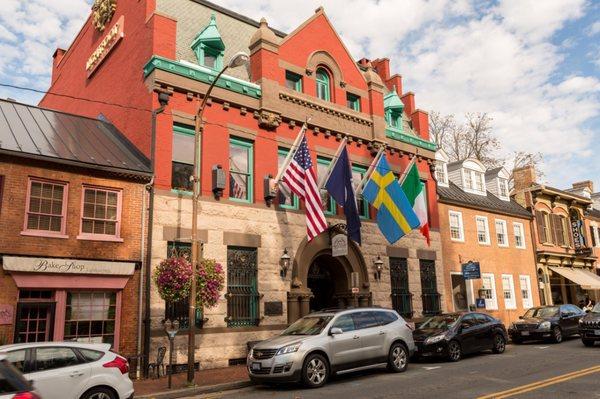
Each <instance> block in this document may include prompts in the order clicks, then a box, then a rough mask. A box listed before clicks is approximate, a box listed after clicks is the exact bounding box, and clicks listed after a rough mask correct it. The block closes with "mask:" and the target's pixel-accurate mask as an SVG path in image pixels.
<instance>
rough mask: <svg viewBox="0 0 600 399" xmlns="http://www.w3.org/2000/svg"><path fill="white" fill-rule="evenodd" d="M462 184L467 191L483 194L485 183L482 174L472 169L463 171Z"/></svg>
mask: <svg viewBox="0 0 600 399" xmlns="http://www.w3.org/2000/svg"><path fill="white" fill-rule="evenodd" d="M463 184H464V188H465V190H467V191H469V190H470V191H472V192H475V193H477V194H485V181H484V176H483V173H482V172H479V171H476V170H473V169H466V168H465V169H463Z"/></svg>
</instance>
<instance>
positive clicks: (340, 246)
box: [331, 234, 348, 256]
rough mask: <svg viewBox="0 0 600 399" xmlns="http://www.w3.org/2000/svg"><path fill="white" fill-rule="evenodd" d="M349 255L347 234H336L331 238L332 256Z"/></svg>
mask: <svg viewBox="0 0 600 399" xmlns="http://www.w3.org/2000/svg"><path fill="white" fill-rule="evenodd" d="M346 255H348V236H347V235H346V234H336V235H334V236H333V237H331V256H346Z"/></svg>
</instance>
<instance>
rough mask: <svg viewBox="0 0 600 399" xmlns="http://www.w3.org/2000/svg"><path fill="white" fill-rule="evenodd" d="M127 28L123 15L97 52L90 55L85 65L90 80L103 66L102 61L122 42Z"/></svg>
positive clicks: (97, 48)
mask: <svg viewBox="0 0 600 399" xmlns="http://www.w3.org/2000/svg"><path fill="white" fill-rule="evenodd" d="M124 26H125V16H123V15H121V17H119V19H118V20H117V22H116V23H115V24H114V25H113V27H112V28H110V30H109V31H108V33H107V34H106V36H104V38H103V39H102V41H101V42H100V44H99V45H98V47H96V50H94V52H93V53H92V55H90V57H89V58H88V60H87V62H86V63H85V70H86V71H87V77H88V78H89V77H90V76H91V75H92V74H93V73H94V71H95V70H96V68H98V66H100V64H102V61H104V60H105V59H106V57H107V56H108V54H109V53H110V52H111V50H112V49H113V48H114V47H115V46H116V45H117V43H119V41H121V39H122V38H123V36H125V33H124V31H123V29H124Z"/></svg>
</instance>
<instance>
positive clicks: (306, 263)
mask: <svg viewBox="0 0 600 399" xmlns="http://www.w3.org/2000/svg"><path fill="white" fill-rule="evenodd" d="M332 229H335V227H330V228H329V229H328V230H327V231H325V232H323V233H321V234H320V235H318V236H317V237H315V238H314V239H313V240H312V241H310V242H308V241H307V239H306V238H304V239H303V240H302V242H301V243H300V245H299V246H298V248H297V249H296V251H295V256H294V262H293V266H292V282H291V287H290V291H289V292H288V307H287V310H288V322H289V323H292V322H294V321H296V320H297V319H299V318H300V317H303V316H305V315H307V314H308V313H309V312H310V299H311V297H313V292H312V291H311V289H310V288H309V285H308V275H309V271H310V270H311V266H313V264H314V263H315V261H316V260H317V259H318V258H321V259H322V258H324V257H325V258H327V257H329V258H330V257H331V239H330V231H331V230H332ZM335 262H336V263H337V265H338V266H336V271H335V273H334V274H335V278H336V279H342V280H345V281H340V283H341V284H338V289H337V292H335V297H336V300H337V305H338V306H349V305H351V306H355V307H358V306H361V307H363V306H369V305H370V304H371V291H370V289H369V287H370V285H369V272H368V269H367V265H366V263H365V260H364V258H363V256H362V252H361V250H360V248H359V247H358V245H356V244H355V243H354V242H352V240H348V255H346V256H339V257H336V258H335ZM353 272H356V273H357V274H358V288H359V292H358V294H352V292H351V287H352V273H353ZM339 287H342V288H339ZM342 291H343V292H342Z"/></svg>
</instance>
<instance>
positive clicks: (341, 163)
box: [325, 147, 360, 244]
mask: <svg viewBox="0 0 600 399" xmlns="http://www.w3.org/2000/svg"><path fill="white" fill-rule="evenodd" d="M325 187H326V188H327V191H328V192H329V195H331V196H332V197H333V199H335V201H336V202H337V203H338V204H340V205H341V206H342V207H343V208H344V215H346V227H347V230H348V237H350V238H351V239H352V240H354V241H355V242H357V243H359V244H360V216H359V214H358V209H357V207H356V197H355V196H354V187H353V186H352V170H351V169H350V160H349V159H348V151H347V150H346V147H344V148H343V149H342V152H341V153H340V156H339V158H338V160H337V162H336V164H335V166H334V167H333V169H332V170H331V175H329V179H328V180H327V183H326V184H325Z"/></svg>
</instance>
